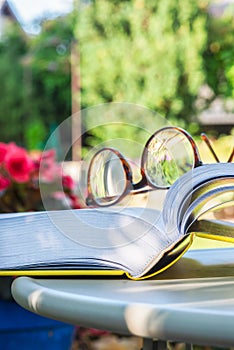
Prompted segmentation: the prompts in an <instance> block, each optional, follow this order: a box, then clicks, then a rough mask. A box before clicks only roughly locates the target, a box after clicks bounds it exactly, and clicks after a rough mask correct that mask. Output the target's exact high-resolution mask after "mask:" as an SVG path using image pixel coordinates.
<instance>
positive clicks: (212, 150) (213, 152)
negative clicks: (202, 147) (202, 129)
mask: <svg viewBox="0 0 234 350" xmlns="http://www.w3.org/2000/svg"><path fill="white" fill-rule="evenodd" d="M201 139H202V140H203V141H205V143H206V144H207V146H208V148H209V150H210V151H211V153H212V155H213V157H214V158H215V160H216V162H217V163H220V160H219V158H218V156H217V154H216V153H215V151H214V149H213V147H212V145H211V143H210V140H209V139H208V137H207V135H206V134H205V133H201Z"/></svg>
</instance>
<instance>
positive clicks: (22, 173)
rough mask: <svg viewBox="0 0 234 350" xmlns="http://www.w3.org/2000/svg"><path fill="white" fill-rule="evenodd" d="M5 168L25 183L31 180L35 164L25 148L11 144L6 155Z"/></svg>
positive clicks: (13, 177) (17, 180)
mask: <svg viewBox="0 0 234 350" xmlns="http://www.w3.org/2000/svg"><path fill="white" fill-rule="evenodd" d="M5 168H6V170H7V171H8V173H9V175H10V176H11V178H12V179H13V180H15V181H16V182H19V183H24V182H27V181H29V180H30V176H31V173H32V171H33V170H34V164H33V161H32V160H31V158H30V157H29V156H28V153H27V152H26V151H25V150H24V149H23V148H21V147H17V146H16V145H15V144H11V145H10V147H9V149H8V152H7V154H6V156H5Z"/></svg>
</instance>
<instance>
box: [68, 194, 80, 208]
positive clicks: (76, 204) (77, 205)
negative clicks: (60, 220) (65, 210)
mask: <svg viewBox="0 0 234 350" xmlns="http://www.w3.org/2000/svg"><path fill="white" fill-rule="evenodd" d="M69 198H70V200H71V207H72V208H73V209H81V208H82V206H81V204H80V202H79V200H78V198H77V196H76V195H74V194H70V195H69Z"/></svg>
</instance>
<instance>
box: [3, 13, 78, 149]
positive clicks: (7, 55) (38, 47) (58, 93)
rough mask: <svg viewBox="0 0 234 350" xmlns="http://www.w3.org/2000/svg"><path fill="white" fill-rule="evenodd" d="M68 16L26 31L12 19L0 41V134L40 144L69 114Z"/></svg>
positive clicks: (9, 139)
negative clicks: (35, 32)
mask: <svg viewBox="0 0 234 350" xmlns="http://www.w3.org/2000/svg"><path fill="white" fill-rule="evenodd" d="M71 17H72V16H67V17H61V18H57V19H56V20H51V21H46V22H44V23H43V24H42V30H41V32H40V33H39V34H38V35H37V36H35V37H27V36H26V34H25V33H23V31H22V29H21V28H20V27H19V26H17V25H15V24H12V25H11V27H10V28H9V32H8V33H7V35H5V37H4V40H3V41H1V42H0V79H1V95H0V110H1V113H0V140H1V141H5V142H8V141H13V140H14V141H15V142H17V143H19V144H22V145H24V146H26V147H28V148H41V147H43V142H44V141H46V139H47V138H48V135H49V133H50V132H51V131H52V130H53V129H54V128H55V127H56V126H57V125H59V124H60V123H61V122H62V121H63V120H64V119H66V118H67V117H69V116H70V115H71V89H70V81H71V77H70V43H71V40H72V18H71Z"/></svg>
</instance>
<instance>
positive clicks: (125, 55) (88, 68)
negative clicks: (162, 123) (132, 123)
mask: <svg viewBox="0 0 234 350" xmlns="http://www.w3.org/2000/svg"><path fill="white" fill-rule="evenodd" d="M206 10H207V2H206V1H204V0H198V1H191V0H160V1H154V0H125V1H120V0H115V1H107V0H98V1H97V0H93V1H91V2H88V5H86V6H83V7H82V10H80V11H79V19H78V21H77V26H76V31H75V35H76V37H77V38H78V39H79V50H80V55H81V103H82V107H83V108H84V107H88V106H91V105H96V104H99V103H105V102H112V101H128V102H133V103H136V104H140V105H144V106H147V107H149V108H151V109H153V110H156V111H157V112H159V113H161V114H162V116H164V117H166V118H167V119H169V120H171V121H172V122H174V121H176V123H177V124H178V123H179V124H180V125H182V126H186V127H187V126H188V123H190V122H191V119H192V117H193V116H194V114H195V107H194V101H195V100H196V97H197V93H198V90H199V88H200V86H201V85H202V84H203V83H204V77H205V73H204V61H203V53H204V51H205V48H206V42H207V31H206V26H207V11H206Z"/></svg>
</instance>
